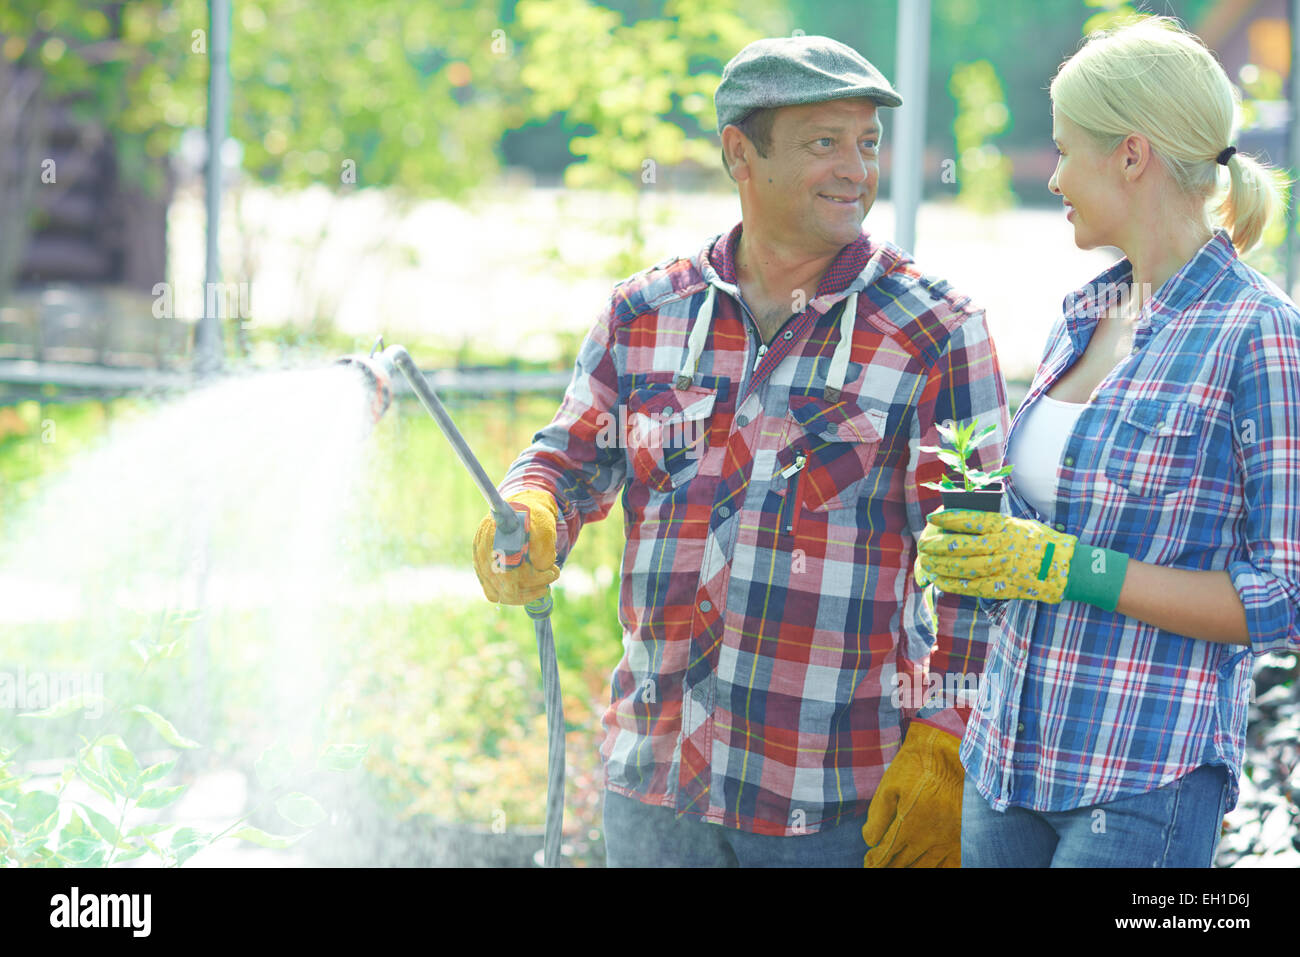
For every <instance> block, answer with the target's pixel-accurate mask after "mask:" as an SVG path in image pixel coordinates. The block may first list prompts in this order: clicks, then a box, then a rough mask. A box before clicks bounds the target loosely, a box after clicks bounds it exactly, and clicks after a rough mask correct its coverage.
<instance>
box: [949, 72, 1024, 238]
mask: <svg viewBox="0 0 1300 957" xmlns="http://www.w3.org/2000/svg"><path fill="white" fill-rule="evenodd" d="M948 90H949V92H950V93H951V94H952V97H953V99H954V100H955V101H956V102H957V118H956V120H955V121H954V122H953V134H954V135H955V137H956V140H957V169H958V174H957V181H958V184H959V188H958V198H959V199H960V200H961V202H963V203H965V204H967V205H969V206H970V207H972V208H973V209H976V210H978V211H980V212H983V213H995V212H997V211H999V210H1002V209H1006V208H1008V207H1010V206H1012V205H1013V204H1014V203H1015V194H1014V193H1012V191H1011V160H1010V159H1009V158H1007V157H1005V156H1003V155H1002V151H1001V150H999V149H998V148H997V146H995V145H993V144H992V143H991V142H990V140H991V139H992V138H993V137H995V136H997V135H999V134H1000V133H1002V132H1004V131H1005V130H1007V129H1008V128H1009V126H1010V124H1011V114H1010V113H1009V112H1008V111H1007V104H1006V97H1005V96H1004V94H1003V92H1002V84H1001V82H999V80H998V75H997V71H996V70H995V69H994V68H993V64H991V63H990V62H989V61H988V60H977V61H975V62H974V63H960V64H958V65H957V66H956V67H955V68H954V69H953V71H952V79H951V81H950V82H949V84H948Z"/></svg>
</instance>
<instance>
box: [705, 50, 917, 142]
mask: <svg viewBox="0 0 1300 957" xmlns="http://www.w3.org/2000/svg"><path fill="white" fill-rule="evenodd" d="M851 96H865V97H868V98H870V99H872V100H875V101H876V102H877V103H879V104H880V105H881V106H902V105H903V98H902V97H901V96H899V95H898V93H897V92H896V91H895V90H894V88H893V87H892V86H890V85H889V81H888V80H886V79H885V75H884V74H883V73H881V72H880V71H879V70H877V69H876V68H875V67H874V66H872V65H871V64H870V63H868V62H867V60H866V59H865V58H864V57H863V56H862V55H861V54H859V53H858V51H857V50H854V49H853V48H852V47H848V46H845V45H844V44H843V43H840V42H839V41H838V40H832V39H831V38H830V37H806V36H798V37H772V38H769V39H766V40H755V41H754V42H753V43H751V44H750V45H749V46H747V47H745V49H743V50H741V51H740V52H739V53H737V54H736V55H735V56H734V57H732V58H731V62H730V63H728V64H727V66H726V68H725V69H724V70H723V71H722V82H721V83H719V84H718V90H717V92H716V93H714V94H713V105H714V107H715V108H716V109H717V111H718V132H719V133H721V132H722V128H723V127H724V126H727V125H728V124H730V123H736V122H738V121H740V120H742V119H744V117H745V116H746V114H748V113H750V112H752V111H754V110H757V109H762V108H764V107H776V106H795V105H797V104H800V103H820V102H822V101H823V100H842V99H847V98H848V97H851Z"/></svg>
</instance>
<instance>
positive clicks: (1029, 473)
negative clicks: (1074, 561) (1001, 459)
mask: <svg viewBox="0 0 1300 957" xmlns="http://www.w3.org/2000/svg"><path fill="white" fill-rule="evenodd" d="M1083 410H1084V404H1083V403H1080V402H1061V401H1060V400H1058V399H1053V398H1052V397H1051V396H1050V395H1047V394H1043V395H1040V396H1039V397H1038V398H1037V399H1035V400H1034V404H1033V405H1032V406H1030V407H1029V410H1028V411H1027V412H1026V413H1025V415H1024V416H1023V417H1021V419H1020V422H1019V424H1018V425H1017V426H1016V430H1015V432H1013V433H1012V435H1011V440H1010V442H1009V443H1008V444H1007V454H1006V461H1007V464H1008V465H1011V466H1013V471H1012V473H1011V479H1012V481H1013V482H1015V485H1016V491H1017V492H1019V493H1020V496H1021V497H1022V498H1023V499H1024V500H1025V501H1026V502H1028V503H1029V504H1030V505H1032V506H1033V507H1034V508H1035V509H1037V511H1038V514H1039V515H1043V516H1047V517H1050V516H1051V515H1052V514H1053V512H1055V511H1056V498H1057V488H1058V483H1059V480H1060V469H1061V456H1062V455H1064V454H1065V444H1066V442H1068V441H1069V439H1070V433H1071V432H1073V431H1074V424H1075V422H1077V421H1078V419H1079V415H1080V414H1081V413H1082V412H1083Z"/></svg>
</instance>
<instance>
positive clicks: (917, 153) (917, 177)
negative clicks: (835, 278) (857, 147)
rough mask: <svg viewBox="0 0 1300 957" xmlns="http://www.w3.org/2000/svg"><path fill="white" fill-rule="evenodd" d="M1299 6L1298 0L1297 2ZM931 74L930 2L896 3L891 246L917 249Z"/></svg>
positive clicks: (921, 0)
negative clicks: (896, 96)
mask: <svg viewBox="0 0 1300 957" xmlns="http://www.w3.org/2000/svg"><path fill="white" fill-rule="evenodd" d="M1296 2H1298V3H1300V0H1296ZM929 69H930V0H898V76H897V77H896V80H897V83H898V86H897V89H898V93H899V95H900V96H902V98H903V105H902V106H901V107H899V109H898V135H897V140H896V141H895V145H894V163H893V168H892V169H891V170H890V175H891V176H892V177H893V186H892V188H891V192H890V197H891V198H892V199H893V202H894V223H895V225H894V241H895V242H896V243H898V245H899V246H901V247H902V248H903V249H905V250H907V251H908V252H914V251H915V248H916V211H917V209H919V208H920V205H921V185H922V181H923V179H924V176H925V170H924V168H923V164H924V162H925V87H926V77H927V75H928V73H929Z"/></svg>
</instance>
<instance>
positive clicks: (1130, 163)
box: [1118, 133, 1151, 182]
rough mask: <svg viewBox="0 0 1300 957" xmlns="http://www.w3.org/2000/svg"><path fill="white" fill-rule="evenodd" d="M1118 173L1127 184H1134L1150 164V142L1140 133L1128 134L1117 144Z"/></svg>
mask: <svg viewBox="0 0 1300 957" xmlns="http://www.w3.org/2000/svg"><path fill="white" fill-rule="evenodd" d="M1118 152H1119V156H1120V171H1121V172H1122V173H1123V174H1124V178H1125V179H1127V180H1128V181H1129V182H1135V181H1136V180H1137V179H1138V178H1139V177H1140V176H1141V175H1142V174H1143V173H1144V172H1145V171H1146V168H1147V166H1148V165H1150V162H1151V141H1150V140H1148V139H1147V138H1146V137H1145V136H1143V135H1142V134H1140V133H1130V134H1129V135H1128V136H1126V137H1124V140H1123V142H1122V143H1120V144H1119V147H1118Z"/></svg>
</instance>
